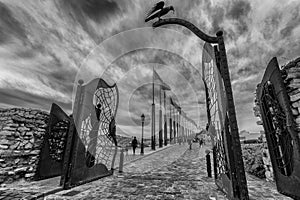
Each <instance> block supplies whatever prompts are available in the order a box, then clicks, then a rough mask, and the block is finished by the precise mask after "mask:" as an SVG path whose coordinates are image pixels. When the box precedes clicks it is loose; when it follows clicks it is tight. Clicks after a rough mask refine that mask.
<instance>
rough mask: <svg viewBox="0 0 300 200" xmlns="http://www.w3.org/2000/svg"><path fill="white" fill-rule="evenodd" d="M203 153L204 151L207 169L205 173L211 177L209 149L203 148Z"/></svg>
mask: <svg viewBox="0 0 300 200" xmlns="http://www.w3.org/2000/svg"><path fill="white" fill-rule="evenodd" d="M205 153H206V156H205V157H206V170H207V175H208V177H210V178H211V163H210V155H209V153H210V151H209V150H208V149H207V150H205Z"/></svg>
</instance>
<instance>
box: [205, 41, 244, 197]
mask: <svg viewBox="0 0 300 200" xmlns="http://www.w3.org/2000/svg"><path fill="white" fill-rule="evenodd" d="M222 75H223V76H224V74H222V70H221V69H220V59H219V52H218V49H217V48H216V47H215V48H213V47H212V45H211V44H209V43H205V44H204V47H203V54H202V76H203V81H204V85H205V90H206V102H207V117H208V124H209V133H210V134H211V139H212V143H213V159H214V174H215V181H216V184H217V186H218V187H219V188H220V189H221V190H223V191H224V192H225V193H226V194H227V196H228V197H229V199H249V197H248V189H247V182H246V177H245V171H244V165H243V160H242V153H241V146H240V141H239V140H233V138H232V133H231V131H230V130H232V129H231V127H230V126H232V125H230V122H229V115H233V114H234V115H235V112H233V111H234V109H235V108H234V107H233V108H230V107H229V106H228V102H229V101H233V99H229V98H228V97H227V96H226V89H225V84H224V82H223V81H224V80H223V79H224V78H225V77H222ZM230 105H232V104H230ZM232 110H233V111H232ZM233 118H235V116H234V117H233ZM236 128H237V127H236Z"/></svg>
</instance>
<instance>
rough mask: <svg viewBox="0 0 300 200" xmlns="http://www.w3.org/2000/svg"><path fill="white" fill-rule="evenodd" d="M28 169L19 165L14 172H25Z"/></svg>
mask: <svg viewBox="0 0 300 200" xmlns="http://www.w3.org/2000/svg"><path fill="white" fill-rule="evenodd" d="M25 171H27V167H19V168H16V169H14V173H20V172H25Z"/></svg>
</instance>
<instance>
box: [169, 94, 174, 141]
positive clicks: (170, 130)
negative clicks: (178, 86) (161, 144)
mask: <svg viewBox="0 0 300 200" xmlns="http://www.w3.org/2000/svg"><path fill="white" fill-rule="evenodd" d="M169 106H170V144H171V141H172V123H173V122H172V104H171V97H170V104H169Z"/></svg>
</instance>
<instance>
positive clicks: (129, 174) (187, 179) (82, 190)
mask: <svg viewBox="0 0 300 200" xmlns="http://www.w3.org/2000/svg"><path fill="white" fill-rule="evenodd" d="M204 166H205V158H204V148H202V149H201V150H200V151H199V148H198V144H194V145H193V149H192V150H189V149H188V145H187V144H182V145H178V144H177V145H173V146H171V147H169V148H166V149H165V150H163V151H160V152H158V153H154V154H151V155H149V156H147V157H146V158H143V159H140V160H137V161H135V162H132V163H130V164H128V165H126V166H125V167H124V173H123V174H118V173H117V174H115V175H114V176H111V177H106V178H103V179H100V180H98V181H95V182H92V183H89V184H86V185H82V186H79V187H76V188H73V189H71V190H67V191H62V192H59V193H56V194H53V195H50V196H48V197H47V199H138V200H141V199H214V198H210V197H214V196H218V197H219V199H222V198H223V199H226V198H225V197H224V195H223V194H222V193H221V192H220V191H218V189H217V187H216V186H215V184H214V180H213V178H208V177H206V173H205V172H206V170H205V168H204Z"/></svg>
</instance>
